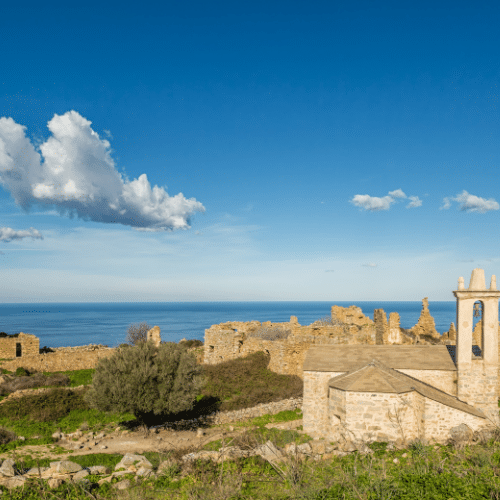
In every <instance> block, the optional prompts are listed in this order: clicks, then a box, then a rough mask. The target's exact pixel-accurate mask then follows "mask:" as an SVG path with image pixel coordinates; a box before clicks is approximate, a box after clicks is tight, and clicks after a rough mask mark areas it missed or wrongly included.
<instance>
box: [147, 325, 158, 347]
mask: <svg viewBox="0 0 500 500" xmlns="http://www.w3.org/2000/svg"><path fill="white" fill-rule="evenodd" d="M146 340H147V341H148V342H149V341H153V342H154V344H155V346H156V347H158V346H159V345H160V344H161V335H160V327H159V326H153V328H151V330H148V333H147V336H146Z"/></svg>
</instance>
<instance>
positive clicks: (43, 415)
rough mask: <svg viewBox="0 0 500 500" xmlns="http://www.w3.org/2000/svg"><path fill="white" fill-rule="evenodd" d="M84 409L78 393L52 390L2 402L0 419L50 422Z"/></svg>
mask: <svg viewBox="0 0 500 500" xmlns="http://www.w3.org/2000/svg"><path fill="white" fill-rule="evenodd" d="M86 408H87V404H86V403H85V401H84V400H83V396H82V394H81V393H80V392H74V391H71V390H66V389H52V390H48V391H47V392H42V393H38V394H32V395H29V396H24V397H22V398H14V399H9V400H7V401H4V402H3V403H2V404H1V405H0V418H1V417H7V418H9V420H20V419H22V418H25V417H28V418H29V419H30V420H33V421H37V422H52V421H54V420H57V419H59V418H61V417H64V416H66V415H68V414H69V412H70V411H71V410H77V409H86Z"/></svg>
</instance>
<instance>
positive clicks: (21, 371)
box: [15, 366, 29, 377]
mask: <svg viewBox="0 0 500 500" xmlns="http://www.w3.org/2000/svg"><path fill="white" fill-rule="evenodd" d="M15 375H16V377H27V376H29V372H28V370H25V369H24V368H23V367H22V366H20V367H18V368H17V370H16V372H15Z"/></svg>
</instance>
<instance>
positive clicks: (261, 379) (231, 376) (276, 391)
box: [200, 352, 303, 411]
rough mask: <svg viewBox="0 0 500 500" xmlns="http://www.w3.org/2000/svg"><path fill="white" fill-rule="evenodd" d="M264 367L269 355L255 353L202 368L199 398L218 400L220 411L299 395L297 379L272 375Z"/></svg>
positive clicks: (300, 385) (300, 394) (299, 381)
mask: <svg viewBox="0 0 500 500" xmlns="http://www.w3.org/2000/svg"><path fill="white" fill-rule="evenodd" d="M268 364H269V356H266V355H265V354H264V353H263V352H256V353H253V354H250V355H249V356H246V357H244V358H239V359H234V360H231V361H226V362H224V363H219V364H217V365H206V366H205V374H206V377H207V381H206V384H205V386H204V388H203V391H202V395H203V396H204V397H205V398H206V400H207V401H210V400H211V401H212V402H213V401H214V399H216V400H217V401H219V409H220V410H223V411H225V410H239V409H241V408H249V407H252V406H255V405H257V404H259V403H269V402H271V401H279V400H280V399H287V398H291V397H301V396H302V386H303V383H302V380H301V379H300V377H297V376H295V375H279V374H278V373H274V372H272V371H271V370H269V368H268ZM202 403H203V401H200V404H202Z"/></svg>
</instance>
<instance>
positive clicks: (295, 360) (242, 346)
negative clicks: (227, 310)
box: [203, 299, 440, 377]
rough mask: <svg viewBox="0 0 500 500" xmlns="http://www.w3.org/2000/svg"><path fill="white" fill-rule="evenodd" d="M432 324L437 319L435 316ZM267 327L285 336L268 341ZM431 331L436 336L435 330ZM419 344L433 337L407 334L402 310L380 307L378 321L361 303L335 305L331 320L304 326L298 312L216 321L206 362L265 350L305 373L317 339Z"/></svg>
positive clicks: (284, 367)
mask: <svg viewBox="0 0 500 500" xmlns="http://www.w3.org/2000/svg"><path fill="white" fill-rule="evenodd" d="M426 304H427V302H426V299H424V300H423V311H427V313H428V307H426ZM422 318H423V319H422ZM426 318H427V316H426V313H425V314H424V315H423V316H422V315H421V320H422V321H420V320H419V321H420V323H421V325H420V327H419V330H418V331H420V332H422V331H425V330H422V328H424V327H423V326H422V325H424V326H425V325H427V324H428V323H429V322H428V321H427V319H428V318H427V319H426ZM430 318H431V319H432V316H431V317H430ZM431 323H432V325H433V324H434V320H433V319H432V322H431ZM429 324H430V323H429ZM416 326H418V324H417V325H416ZM262 329H271V330H273V331H281V332H283V333H284V334H283V336H282V337H281V338H279V337H276V340H267V339H266V338H265V337H264V338H262V337H259V336H258V332H259V331H260V332H262ZM434 331H435V330H434ZM427 333H428V334H429V335H430V336H432V330H430V331H429V332H427ZM256 335H257V336H256ZM415 343H422V344H426V343H429V342H427V341H426V340H423V339H420V338H419V335H418V334H413V333H407V332H406V330H404V329H402V328H401V327H400V318H399V314H398V313H394V312H393V313H390V315H389V321H387V316H386V313H385V312H384V310H383V309H377V310H376V311H375V313H374V321H372V320H371V319H370V318H368V317H367V316H365V315H364V314H363V313H362V311H361V309H360V308H359V307H356V306H350V307H347V308H343V307H339V306H332V313H331V320H318V321H316V322H314V323H312V324H310V325H300V324H299V322H298V320H297V318H296V317H295V316H292V317H291V318H290V321H289V322H283V323H271V322H270V321H268V322H264V323H260V322H259V321H249V322H238V321H233V322H227V323H221V324H219V325H212V326H211V327H210V328H208V329H207V330H205V343H204V356H203V362H204V363H206V364H216V363H220V362H222V361H228V360H232V359H236V358H238V357H241V356H247V355H248V354H252V353H253V352H257V351H263V352H265V353H267V354H269V356H270V363H269V367H270V369H271V370H273V371H276V372H277V373H282V374H289V375H298V376H300V377H302V366H303V362H304V357H305V353H306V352H307V350H308V349H309V347H311V346H312V345H315V344H316V345H317V344H325V345H331V344H363V345H373V344H415ZM432 343H440V340H439V339H436V340H435V341H434V340H433V341H432Z"/></svg>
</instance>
